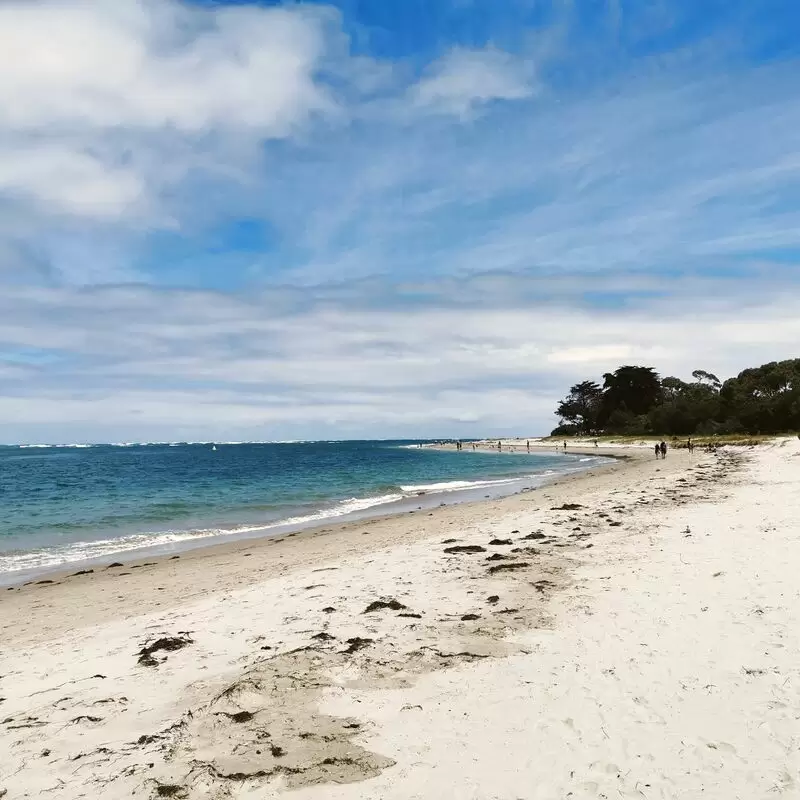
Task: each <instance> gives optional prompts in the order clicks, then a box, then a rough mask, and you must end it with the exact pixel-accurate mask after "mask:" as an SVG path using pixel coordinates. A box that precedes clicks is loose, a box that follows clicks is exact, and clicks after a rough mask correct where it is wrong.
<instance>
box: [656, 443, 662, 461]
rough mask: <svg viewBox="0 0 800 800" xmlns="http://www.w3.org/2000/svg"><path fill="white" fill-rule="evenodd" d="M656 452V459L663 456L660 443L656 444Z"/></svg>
mask: <svg viewBox="0 0 800 800" xmlns="http://www.w3.org/2000/svg"><path fill="white" fill-rule="evenodd" d="M655 451H656V458H658V456H659V455H660V454H661V445H660V444H659V443H658V442H656V446H655Z"/></svg>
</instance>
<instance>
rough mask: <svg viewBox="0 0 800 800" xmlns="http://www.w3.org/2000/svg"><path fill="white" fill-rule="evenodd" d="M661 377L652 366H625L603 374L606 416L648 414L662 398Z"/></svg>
mask: <svg viewBox="0 0 800 800" xmlns="http://www.w3.org/2000/svg"><path fill="white" fill-rule="evenodd" d="M661 396H662V395H661V379H660V378H659V376H658V373H657V372H656V371H655V370H654V369H653V368H652V367H634V366H624V367H619V368H618V369H616V370H614V372H607V373H606V374H605V375H603V408H604V412H605V414H604V416H605V417H606V418H608V417H610V416H611V414H613V413H614V412H615V411H627V412H629V413H631V414H634V415H636V416H638V415H641V414H646V413H647V412H648V411H649V410H650V409H651V408H653V406H655V405H656V404H657V403H658V402H659V401H660V400H661Z"/></svg>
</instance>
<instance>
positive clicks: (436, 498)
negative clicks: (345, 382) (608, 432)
mask: <svg viewBox="0 0 800 800" xmlns="http://www.w3.org/2000/svg"><path fill="white" fill-rule="evenodd" d="M435 449H443V450H446V449H454V448H447V447H442V448H438V447H437V448H435ZM478 452H491V451H490V450H488V449H485V450H480V451H478ZM515 454H517V455H527V454H528V453H515ZM468 455H469V454H468V453H465V457H468ZM569 455H574V456H579V455H588V456H592V457H595V458H602V457H606V458H612V459H613V458H624V456H621V455H620V454H619V453H614V452H608V453H606V454H603V453H600V452H597V451H593V452H591V453H590V452H589V451H588V450H586V451H585V452H584V451H583V450H580V449H578V450H575V451H573V452H572V453H570V454H569ZM597 466H601V465H597ZM591 468H592V467H588V468H586V469H591ZM586 469H584V468H580V467H577V466H576V468H575V470H574V471H569V472H567V473H565V474H557V475H556V476H555V477H553V476H551V475H548V474H547V473H544V472H543V473H542V474H541V475H538V474H521V475H518V476H513V475H512V476H507V477H502V476H491V477H488V478H485V479H479V478H476V479H475V480H474V481H470V482H472V483H474V484H475V486H468V487H464V488H459V489H452V490H443V491H420V492H417V493H415V494H413V495H412V494H409V495H407V496H405V497H402V498H400V499H397V500H392V501H388V502H385V503H376V504H375V505H372V506H369V507H367V508H363V509H357V510H353V511H350V512H347V513H345V514H331V515H330V516H328V517H325V516H320V517H318V518H317V519H312V518H309V519H308V520H302V521H297V522H292V521H288V520H287V521H285V522H281V521H279V522H275V523H264V524H263V525H259V524H257V523H252V524H250V525H246V526H244V527H243V529H242V530H237V529H235V528H233V529H231V530H230V531H229V532H219V533H213V534H211V535H208V536H201V535H195V536H191V535H189V534H191V533H192V531H191V530H187V531H186V532H185V533H186V534H187V535H186V538H184V539H183V540H181V541H176V542H170V543H162V544H157V545H152V546H143V547H137V548H131V549H129V550H125V549H120V550H115V551H113V552H110V553H107V554H104V555H99V556H92V557H88V558H82V559H76V560H74V561H70V562H66V563H61V564H53V565H37V566H35V567H31V568H26V569H21V570H15V571H6V572H0V591H2V590H4V589H7V588H17V587H20V586H27V585H31V584H35V583H37V582H38V581H40V580H42V579H52V580H58V579H63V578H65V577H69V576H70V575H71V574H73V573H74V572H77V571H86V570H89V569H92V570H97V569H102V568H104V567H106V566H107V565H108V564H111V563H115V562H120V561H130V562H133V563H138V564H141V563H142V562H145V561H148V562H149V561H152V560H164V559H166V558H171V557H173V556H175V555H178V556H182V555H184V554H186V553H190V552H192V551H194V550H199V549H206V548H214V547H219V546H224V545H226V544H232V543H235V542H243V543H249V542H254V541H259V540H261V539H273V538H277V537H284V536H288V535H290V534H298V533H303V534H304V533H306V532H314V531H318V530H319V529H320V528H324V527H327V526H331V525H333V526H338V525H345V524H347V523H359V522H362V521H365V520H370V519H384V518H388V517H392V516H397V515H404V514H407V513H409V512H412V511H428V510H432V509H435V508H437V507H439V506H440V505H453V504H461V503H474V502H479V501H481V500H484V499H499V498H502V497H509V496H513V495H514V494H518V493H520V492H524V491H530V490H532V489H535V488H539V487H541V486H544V485H548V484H550V483H552V482H554V481H558V480H560V479H561V478H562V477H566V476H568V475H571V474H579V473H582V472H584V471H586ZM455 480H456V479H454V481H455ZM443 482H446V481H443ZM431 485H436V484H431ZM487 493H488V494H487ZM369 499H371V498H369V497H364V498H353V500H369ZM320 513H321V512H320ZM313 516H316V514H315V515H311V517H313ZM220 531H224V529H222V528H221V529H220ZM153 535H155V533H153ZM121 541H124V539H123V540H121ZM90 544H91V543H90Z"/></svg>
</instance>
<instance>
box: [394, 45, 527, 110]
mask: <svg viewBox="0 0 800 800" xmlns="http://www.w3.org/2000/svg"><path fill="white" fill-rule="evenodd" d="M534 92H535V86H534V84H533V80H532V75H531V74H530V64H529V63H527V62H526V61H524V60H523V59H520V58H517V57H515V56H512V55H510V54H508V53H505V52H503V51H502V50H497V49H495V48H493V47H488V48H485V49H481V50H467V49H464V48H456V49H453V50H451V51H450V52H449V53H447V54H446V55H444V56H443V57H442V58H440V59H439V60H438V61H436V62H435V63H434V64H432V65H431V66H430V67H429V68H428V70H427V73H426V74H425V75H424V76H423V78H422V79H421V80H420V81H419V83H417V84H416V85H415V86H413V87H411V89H410V90H409V94H410V98H411V100H412V103H413V104H414V105H415V106H416V107H417V108H420V109H426V110H430V111H433V112H438V113H446V114H457V115H460V116H466V115H468V114H469V113H470V112H472V111H473V110H474V109H475V107H476V106H480V105H482V104H485V103H489V102H492V101H494V100H522V99H524V98H526V97H530V96H531V95H532V94H534Z"/></svg>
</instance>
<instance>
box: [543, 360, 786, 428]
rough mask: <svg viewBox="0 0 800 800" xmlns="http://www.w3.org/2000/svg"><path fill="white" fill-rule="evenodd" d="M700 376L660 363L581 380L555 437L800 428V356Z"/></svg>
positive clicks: (564, 404) (562, 409)
mask: <svg viewBox="0 0 800 800" xmlns="http://www.w3.org/2000/svg"><path fill="white" fill-rule="evenodd" d="M692 378H693V380H692V381H689V382H685V381H682V380H681V379H680V378H675V377H667V378H662V377H661V376H660V375H659V374H658V373H657V372H656V370H655V369H654V368H653V367H639V366H623V367H619V368H618V369H616V370H615V371H614V372H607V373H606V374H605V375H603V383H602V385H601V384H600V383H598V382H596V381H592V380H586V381H582V382H581V383H576V384H575V385H574V386H573V387H572V388H571V389H570V390H569V394H568V395H567V396H566V397H565V398H564V399H563V400H561V402H560V403H559V404H558V408H557V409H556V414H557V415H558V417H559V418H560V420H561V424H560V425H559V426H558V427H557V428H556V429H555V430H554V431H553V433H552V435H553V436H564V435H573V434H574V435H593V434H601V433H609V434H618V435H619V434H627V435H634V436H635V435H647V434H659V435H667V434H669V435H672V436H691V435H699V436H709V435H713V434H736V433H748V434H758V433H781V432H784V431H797V430H800V358H794V359H790V360H788V361H772V362H770V363H769V364H762V365H761V366H760V367H752V368H750V369H746V370H743V371H742V372H740V373H739V374H738V375H737V376H736V377H735V378H729V379H728V380H726V381H725V382H724V383H723V382H722V381H720V379H719V378H718V377H717V376H716V375H714V374H713V373H711V372H706V371H705V370H702V369H698V370H695V371H694V372H693V373H692Z"/></svg>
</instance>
